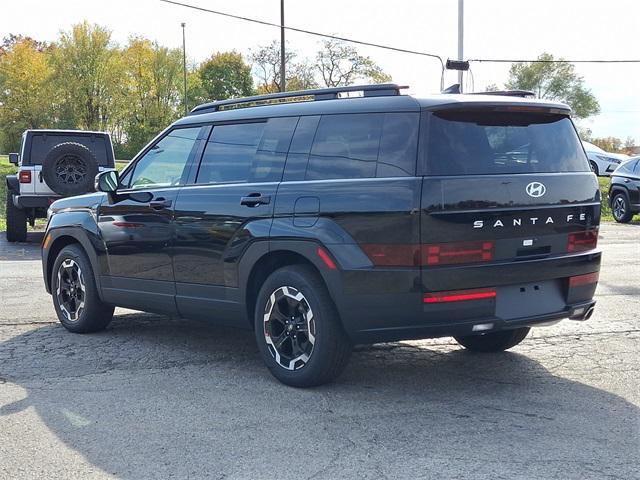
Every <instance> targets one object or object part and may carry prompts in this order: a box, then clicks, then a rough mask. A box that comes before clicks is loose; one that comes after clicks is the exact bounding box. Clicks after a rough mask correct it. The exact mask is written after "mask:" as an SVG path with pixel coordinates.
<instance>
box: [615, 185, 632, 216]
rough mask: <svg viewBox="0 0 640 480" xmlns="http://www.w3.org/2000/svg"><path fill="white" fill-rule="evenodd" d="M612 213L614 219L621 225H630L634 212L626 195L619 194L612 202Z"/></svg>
mask: <svg viewBox="0 0 640 480" xmlns="http://www.w3.org/2000/svg"><path fill="white" fill-rule="evenodd" d="M611 211H612V213H613V218H614V219H615V221H616V222H619V223H628V222H629V221H631V218H632V217H633V212H632V211H631V208H630V207H629V201H628V200H627V196H626V195H625V194H624V193H621V192H620V193H617V194H616V195H615V197H613V200H612V201H611Z"/></svg>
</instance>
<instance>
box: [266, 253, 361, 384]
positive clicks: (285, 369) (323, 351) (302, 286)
mask: <svg viewBox="0 0 640 480" xmlns="http://www.w3.org/2000/svg"><path fill="white" fill-rule="evenodd" d="M255 312H256V313H255V334H256V340H257V342H258V347H259V349H260V353H261V355H262V358H263V360H264V362H265V363H266V365H267V367H268V368H269V370H270V371H271V373H272V374H273V376H275V377H276V378H277V379H278V380H280V381H281V382H282V383H285V384H287V385H291V386H293V387H311V386H315V385H321V384H323V383H327V382H330V381H331V380H333V379H335V378H336V377H337V376H338V375H340V373H341V372H342V371H343V370H344V368H345V366H346V365H347V362H348V360H349V356H350V355H351V343H350V342H349V340H348V338H347V335H346V334H345V332H344V330H343V329H342V325H341V324H340V320H339V318H338V313H337V311H336V308H335V306H334V304H333V301H332V300H331V297H330V295H329V292H328V291H327V289H326V287H325V285H324V283H323V281H322V279H321V278H320V276H319V275H318V273H317V272H315V271H314V270H313V268H311V267H308V266H305V265H293V266H289V267H284V268H281V269H279V270H276V271H275V272H273V273H272V274H271V276H269V278H267V280H266V282H265V283H264V285H263V286H262V288H261V290H260V293H259V294H258V299H257V302H256V310H255Z"/></svg>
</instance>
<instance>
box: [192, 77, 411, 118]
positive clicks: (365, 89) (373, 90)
mask: <svg viewBox="0 0 640 480" xmlns="http://www.w3.org/2000/svg"><path fill="white" fill-rule="evenodd" d="M404 88H408V87H407V86H402V85H397V84H395V83H380V84H377V85H349V86H346V87H331V88H317V89H312V90H297V91H294V92H278V93H269V94H266V95H255V96H253V97H245V98H230V99H227V100H218V101H216V102H210V103H205V104H202V105H198V106H197V107H195V108H194V109H193V110H191V113H190V114H192V115H193V114H199V113H209V112H217V111H218V110H220V108H221V107H232V106H240V105H243V104H248V103H249V104H250V103H254V104H255V106H261V105H268V104H270V103H271V102H272V101H273V100H286V99H295V98H299V99H301V100H302V99H304V98H305V97H307V101H309V100H312V101H318V100H333V99H336V98H339V95H340V94H341V93H348V92H362V93H363V95H364V96H365V97H380V96H393V95H400V90H402V89H404ZM294 101H295V100H294Z"/></svg>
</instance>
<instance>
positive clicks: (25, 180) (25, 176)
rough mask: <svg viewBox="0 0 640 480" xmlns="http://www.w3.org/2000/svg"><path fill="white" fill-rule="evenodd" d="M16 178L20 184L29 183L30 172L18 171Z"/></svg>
mask: <svg viewBox="0 0 640 480" xmlns="http://www.w3.org/2000/svg"><path fill="white" fill-rule="evenodd" d="M18 178H19V179H20V183H31V170H20V173H19V174H18Z"/></svg>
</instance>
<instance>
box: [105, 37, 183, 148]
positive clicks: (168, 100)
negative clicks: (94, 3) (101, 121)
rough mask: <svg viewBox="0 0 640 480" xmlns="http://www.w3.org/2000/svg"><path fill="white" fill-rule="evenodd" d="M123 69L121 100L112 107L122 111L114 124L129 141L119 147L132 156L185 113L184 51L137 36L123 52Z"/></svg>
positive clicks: (118, 96)
mask: <svg viewBox="0 0 640 480" xmlns="http://www.w3.org/2000/svg"><path fill="white" fill-rule="evenodd" d="M120 71H121V81H120V82H119V84H120V86H121V87H120V90H119V91H118V94H117V98H118V99H119V100H120V101H119V102H114V104H113V105H112V107H113V108H114V109H115V111H117V112H121V113H120V114H119V115H117V122H112V125H113V124H114V123H115V124H116V125H117V126H118V128H119V129H120V130H121V131H122V135H121V139H122V140H123V142H121V143H124V140H126V143H127V145H126V147H123V146H119V148H118V150H119V151H120V152H121V153H122V154H123V155H125V156H127V157H130V156H133V155H134V154H135V153H136V152H137V151H138V150H139V149H140V148H141V147H142V146H144V145H145V144H146V143H147V142H148V141H149V140H151V138H153V136H155V135H156V134H157V133H158V132H159V131H161V130H162V129H163V128H165V127H166V126H167V125H168V124H169V123H171V122H172V121H174V120H175V119H176V118H178V117H179V116H180V115H181V114H182V108H183V104H182V102H183V98H182V52H181V51H180V50H179V49H168V48H166V47H161V46H160V45H158V44H157V43H154V42H151V41H150V40H148V39H145V38H136V37H134V38H131V39H129V44H128V45H127V47H126V48H125V49H124V51H123V52H122V54H121V68H120ZM112 120H116V119H114V118H112Z"/></svg>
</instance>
